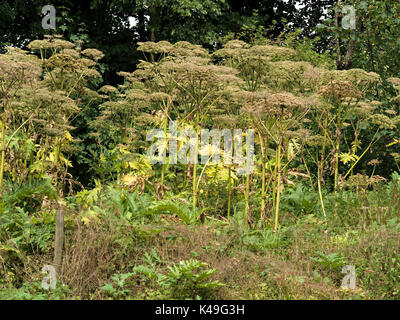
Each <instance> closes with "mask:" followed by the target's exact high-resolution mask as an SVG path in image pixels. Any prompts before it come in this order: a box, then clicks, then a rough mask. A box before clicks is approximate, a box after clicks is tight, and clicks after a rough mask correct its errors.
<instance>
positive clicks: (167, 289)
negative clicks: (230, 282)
mask: <svg viewBox="0 0 400 320" xmlns="http://www.w3.org/2000/svg"><path fill="white" fill-rule="evenodd" d="M134 271H135V272H137V273H139V274H142V275H145V276H146V277H148V278H150V279H152V280H154V281H155V282H156V284H157V286H158V287H161V289H159V290H160V291H161V292H160V294H161V295H162V297H163V298H164V299H207V298H210V297H211V296H212V290H213V289H215V288H219V287H222V286H224V284H222V283H221V282H219V281H211V280H209V278H210V277H211V276H212V275H213V274H215V273H216V272H217V270H216V269H208V268H207V263H204V262H201V261H198V260H194V259H189V260H184V261H180V262H179V263H176V264H173V265H172V266H168V273H167V274H163V273H156V272H155V271H154V270H151V269H149V268H148V267H145V266H137V267H135V268H134Z"/></svg>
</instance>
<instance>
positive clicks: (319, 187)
mask: <svg viewBox="0 0 400 320" xmlns="http://www.w3.org/2000/svg"><path fill="white" fill-rule="evenodd" d="M318 195H319V201H320V202H321V207H322V212H323V214H324V217H325V219H326V212H325V205H324V200H323V198H322V188H321V174H320V168H319V167H318Z"/></svg>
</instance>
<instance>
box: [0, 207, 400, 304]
mask: <svg viewBox="0 0 400 320" xmlns="http://www.w3.org/2000/svg"><path fill="white" fill-rule="evenodd" d="M69 219H74V217H73V216H71V217H69ZM67 221H68V218H67ZM399 229H400V224H399V223H398V221H397V220H396V218H394V219H391V220H389V221H388V222H387V223H386V224H385V225H378V224H376V223H375V224H371V225H369V226H368V227H367V228H361V227H354V228H352V229H349V228H347V230H345V229H338V228H333V227H331V226H329V225H328V224H326V222H325V221H324V220H323V219H321V218H318V217H316V216H314V215H312V214H311V215H307V216H304V217H302V218H301V219H298V220H297V222H296V224H294V225H292V226H290V227H284V226H283V227H281V229H280V230H279V231H278V232H273V231H272V229H264V230H244V229H242V227H241V225H240V224H238V223H237V222H235V219H232V220H231V221H229V222H226V221H225V220H220V221H218V220H210V221H206V222H205V223H204V224H202V225H200V224H192V225H188V224H185V223H183V222H182V220H181V219H179V218H178V217H177V216H175V215H159V216H158V217H157V218H156V219H155V221H154V222H153V223H151V221H148V223H144V224H141V225H138V224H136V223H135V222H134V221H132V220H131V221H129V220H127V219H123V218H121V217H118V216H116V215H104V216H103V217H102V219H101V220H98V221H92V222H90V223H88V224H77V225H75V226H73V227H70V228H68V230H67V237H66V247H65V252H64V260H63V265H62V268H61V271H60V275H59V278H58V282H57V287H56V289H55V290H44V289H42V287H41V281H42V279H43V277H44V275H43V274H42V273H41V272H40V271H41V267H42V266H43V265H44V264H45V263H46V261H47V262H49V261H51V258H52V256H51V255H50V252H46V250H44V251H43V252H37V251H33V252H31V253H30V254H28V253H27V252H25V253H23V252H22V251H18V250H16V251H12V250H11V247H10V248H8V247H7V246H5V245H2V247H1V254H2V267H3V270H2V271H1V272H3V273H2V275H1V279H2V280H1V287H0V298H2V299H383V298H384V299H398V298H400V290H399V289H400V288H399V281H398V280H399V278H400V268H399V267H400V255H399V252H398V248H399V245H400V235H399V233H398V231H399ZM7 248H8V249H7ZM5 259H7V261H5ZM11 264H13V267H14V268H11ZM344 265H354V266H355V269H356V277H357V278H356V284H357V287H356V289H355V290H344V289H343V288H341V282H342V279H343V277H344V274H342V273H341V271H342V267H343V266H344ZM18 266H19V269H18Z"/></svg>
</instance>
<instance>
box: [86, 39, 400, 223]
mask: <svg viewBox="0 0 400 320" xmlns="http://www.w3.org/2000/svg"><path fill="white" fill-rule="evenodd" d="M139 51H141V52H143V57H144V59H143V60H142V61H141V62H140V64H139V65H138V68H137V70H136V71H134V72H132V73H128V72H121V73H120V75H122V76H123V77H124V78H125V83H124V84H123V85H120V86H119V88H113V87H110V86H106V87H103V88H102V89H101V93H102V97H103V98H104V99H105V101H104V103H103V105H102V106H101V109H102V112H101V115H100V116H99V117H98V118H97V119H96V121H94V123H93V126H94V127H97V128H103V129H104V130H103V132H107V131H110V130H115V132H116V133H117V132H120V135H121V137H120V140H118V142H119V143H122V146H121V145H120V146H118V148H120V150H122V149H123V150H126V151H124V152H123V153H124V155H121V156H122V158H123V159H125V160H126V159H127V157H128V156H133V157H134V159H135V160H133V161H128V162H126V161H125V160H123V161H122V163H125V165H124V167H125V169H124V168H122V169H123V170H122V171H121V170H120V169H119V170H120V171H119V172H120V173H121V181H127V182H128V184H133V185H136V184H137V183H138V181H142V182H141V184H142V183H143V179H145V181H147V182H146V183H152V184H153V185H154V186H155V187H156V190H158V191H157V192H156V193H157V194H161V195H163V193H164V191H165V190H168V188H169V187H173V188H175V189H177V188H178V189H179V188H181V189H183V190H178V191H179V192H182V193H181V194H182V195H185V196H186V195H187V194H188V191H189V183H190V184H191V186H190V189H191V191H190V193H191V200H192V204H193V205H194V206H202V205H203V204H204V202H202V201H200V199H199V198H200V193H199V190H200V191H202V192H203V191H204V189H207V190H206V192H204V193H201V194H202V197H207V196H208V197H210V198H209V199H211V198H212V196H213V194H214V192H213V191H211V189H213V188H215V189H216V190H218V186H219V185H223V186H225V187H226V189H227V195H228V197H227V201H226V210H224V211H225V212H226V213H227V215H228V216H230V214H231V211H232V206H233V204H234V202H237V200H238V199H240V198H241V196H239V197H237V198H238V199H236V198H233V194H234V193H235V192H234V191H235V190H240V191H242V196H243V198H244V204H245V205H244V210H243V213H244V214H243V222H244V225H248V223H249V222H251V220H252V218H253V217H252V214H253V213H252V212H253V211H254V210H253V209H254V208H253V206H254V203H255V199H259V203H258V205H257V207H259V211H260V222H261V223H260V224H259V225H264V223H263V222H264V220H266V216H267V215H268V212H267V211H268V209H270V212H269V213H270V214H271V218H272V219H271V220H269V222H270V225H271V227H272V228H273V229H275V230H276V229H278V226H279V213H280V202H281V194H282V192H284V189H285V188H284V187H285V185H287V184H295V183H294V182H293V181H292V178H290V176H294V177H303V178H307V179H308V180H309V181H310V183H311V185H312V186H313V187H314V177H313V176H312V174H311V171H310V168H311V166H314V165H316V166H317V168H318V170H317V185H318V193H319V198H320V202H321V206H322V209H323V214H324V215H326V212H325V209H324V203H323V196H322V186H323V185H324V183H325V179H327V178H328V175H327V174H328V173H329V169H330V173H331V175H332V177H333V179H332V180H333V185H334V189H337V188H338V186H339V184H340V182H341V181H343V180H345V179H346V178H348V177H350V176H352V175H353V173H354V172H355V171H356V169H357V164H358V163H360V161H362V160H363V157H364V156H365V154H366V153H367V152H368V150H370V149H371V148H372V146H373V145H374V143H376V141H377V140H378V139H379V138H380V137H381V136H382V134H384V132H381V131H382V129H384V128H389V129H393V125H394V123H395V122H393V121H392V120H391V118H390V117H388V116H386V115H383V114H381V113H380V103H379V102H377V101H375V100H374V99H378V98H379V97H378V96H377V95H379V84H380V81H381V79H380V77H379V76H378V75H377V74H375V73H368V72H365V71H364V70H361V69H351V70H345V71H336V70H331V69H325V68H324V66H323V65H321V64H320V65H318V67H317V66H313V65H312V64H310V63H308V62H305V61H301V59H300V56H299V55H298V54H297V52H296V51H295V50H293V49H292V48H288V47H279V46H274V45H269V44H257V45H249V44H246V43H244V42H242V41H238V40H233V41H230V42H228V43H227V44H226V45H225V46H224V47H223V48H222V49H220V50H218V51H216V52H214V53H213V54H212V55H210V54H209V53H208V52H207V51H206V50H205V49H203V48H201V47H200V46H197V45H192V44H189V43H187V42H178V43H176V44H171V43H168V42H166V41H161V42H157V43H155V42H146V43H141V44H140V45H139ZM171 120H174V121H177V122H178V126H179V127H180V128H192V129H194V130H195V131H196V133H197V137H196V139H198V136H199V135H200V129H201V128H215V127H217V128H220V129H224V128H229V129H238V128H240V129H249V128H251V129H253V130H255V132H256V139H255V153H256V154H255V159H256V164H257V166H256V168H255V171H254V172H253V173H252V174H247V175H245V176H244V177H243V178H239V177H238V176H237V175H236V172H235V170H237V167H236V166H235V165H233V164H230V165H229V164H228V165H227V164H223V165H222V164H217V165H215V164H213V163H211V162H210V161H208V162H207V163H206V164H205V165H204V164H201V165H199V164H193V165H186V166H182V165H179V164H178V165H171V164H169V163H166V164H165V163H164V164H162V166H161V167H158V166H157V165H149V166H147V169H146V170H145V171H146V173H144V171H143V172H141V170H139V169H138V168H140V165H139V162H143V161H142V160H143V159H142V160H139V159H140V158H141V157H140V155H142V156H143V153H144V152H145V150H146V148H147V144H146V143H145V135H144V133H145V132H147V131H146V129H147V130H148V129H151V128H157V129H160V128H161V129H162V131H163V133H164V137H163V138H164V139H162V140H160V141H162V142H159V143H158V147H159V151H160V154H161V153H163V152H166V151H168V148H169V144H168V142H169V141H171V140H178V146H179V148H180V147H181V146H182V145H183V144H184V143H186V142H187V139H186V140H185V139H184V140H180V139H181V138H179V137H173V136H169V131H168V129H167V125H168V122H169V121H171ZM121 129H122V130H121ZM372 131H373V133H372V135H371V134H370V133H371V132H372ZM306 145H307V147H306ZM121 148H122V149H121ZM127 150H128V151H127ZM199 150H200V154H201V156H208V157H209V158H210V159H211V158H212V155H213V153H215V152H217V153H220V154H221V155H223V158H224V159H226V158H229V157H231V156H232V154H224V152H223V151H222V149H221V148H217V149H216V150H205V149H203V148H202V146H200V147H199ZM232 151H233V150H230V151H229V152H232ZM188 152H189V151H188ZM124 161H125V162H124ZM300 164H303V165H304V167H305V170H306V171H307V172H302V170H299V168H298V167H299V165H300ZM159 168H160V170H159ZM143 174H145V175H146V176H145V177H143V176H142V175H143ZM182 180H183V181H184V182H183V183H181V182H180V181H182ZM167 185H168V186H167ZM202 186H204V187H202ZM175 191H176V190H175ZM217 193H218V192H217ZM254 194H256V195H257V197H253V195H254ZM258 196H259V198H258ZM158 198H160V199H162V196H161V197H158ZM205 200H206V199H205ZM257 202H258V200H257ZM250 203H252V205H250ZM252 225H253V226H254V225H255V224H252Z"/></svg>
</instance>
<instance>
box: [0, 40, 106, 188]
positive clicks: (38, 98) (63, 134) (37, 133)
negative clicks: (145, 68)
mask: <svg viewBox="0 0 400 320" xmlns="http://www.w3.org/2000/svg"><path fill="white" fill-rule="evenodd" d="M80 45H81V44H80V43H78V44H77V45H75V44H73V43H71V42H68V41H65V40H62V39H60V37H58V36H55V37H52V36H48V37H46V39H44V40H35V41H32V42H31V43H30V44H29V45H28V48H29V49H31V50H32V51H34V52H37V53H38V56H39V57H37V56H36V55H33V54H31V53H29V52H26V51H22V50H20V49H16V48H7V52H6V53H5V54H2V55H0V99H1V102H2V110H1V111H2V112H1V122H2V123H1V125H2V135H1V144H2V157H1V164H0V188H2V186H3V180H4V178H6V179H9V180H10V181H12V182H15V183H17V184H22V183H24V182H26V181H27V180H29V179H30V178H31V177H34V178H35V179H39V180H40V179H43V178H46V177H47V178H50V180H51V181H52V183H53V185H54V186H56V187H57V189H58V190H59V193H60V195H62V194H63V188H64V186H65V183H66V182H69V185H70V188H71V187H72V183H73V182H74V181H73V179H72V176H71V175H70V174H69V173H68V168H69V167H71V166H72V165H71V162H70V161H69V160H68V157H67V154H68V153H71V152H73V151H74V148H73V147H72V143H73V142H74V139H73V137H72V134H71V132H72V130H73V129H74V127H72V126H71V120H72V119H73V117H74V116H76V114H78V113H79V112H80V110H81V108H80V106H81V105H82V104H83V103H86V102H88V101H90V100H92V101H93V100H95V99H98V94H97V93H96V92H94V91H92V90H91V89H89V88H88V84H89V82H90V81H92V80H93V79H98V78H100V74H99V72H98V71H96V68H95V66H96V61H97V60H99V59H100V58H102V56H103V55H102V53H101V52H100V51H98V50H95V49H86V50H83V51H82V50H81V47H80ZM5 175H6V176H5Z"/></svg>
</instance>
